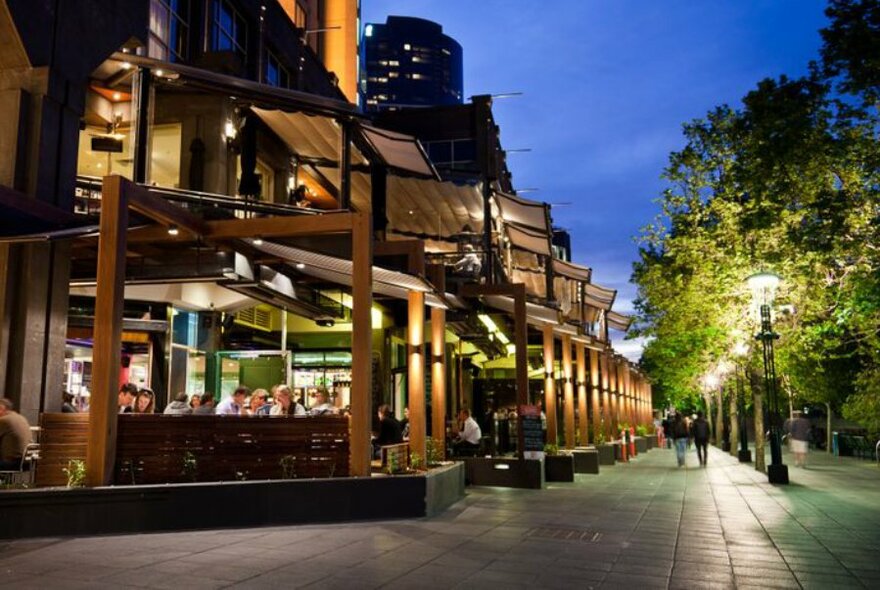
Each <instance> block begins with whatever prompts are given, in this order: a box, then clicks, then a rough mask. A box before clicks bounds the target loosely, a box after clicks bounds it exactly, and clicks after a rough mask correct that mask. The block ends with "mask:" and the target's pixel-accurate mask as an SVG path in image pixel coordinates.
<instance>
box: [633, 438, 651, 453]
mask: <svg viewBox="0 0 880 590" xmlns="http://www.w3.org/2000/svg"><path fill="white" fill-rule="evenodd" d="M634 440H635V443H636V453H647V452H648V439H646V438H645V437H643V436H637V437H635V439H634Z"/></svg>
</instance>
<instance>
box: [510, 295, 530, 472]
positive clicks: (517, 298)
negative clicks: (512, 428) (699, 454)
mask: <svg viewBox="0 0 880 590" xmlns="http://www.w3.org/2000/svg"><path fill="white" fill-rule="evenodd" d="M512 287H513V332H514V334H513V341H514V344H516V359H515V361H516V404H517V408H516V411H517V415H518V414H519V412H520V406H526V405H528V404H529V402H530V400H529V324H528V318H527V317H526V287H525V285H523V284H522V283H519V284H516V285H512ZM516 430H517V442H516V454H517V456H518V457H519V458H520V459H522V458H524V457H525V444H526V437H525V432H523V429H522V428H517V429H516Z"/></svg>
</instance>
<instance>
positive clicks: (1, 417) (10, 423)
mask: <svg viewBox="0 0 880 590" xmlns="http://www.w3.org/2000/svg"><path fill="white" fill-rule="evenodd" d="M14 408H15V404H13V403H12V400H11V399H8V398H5V397H0V469H2V470H18V469H20V468H21V457H22V455H24V450H25V448H26V447H27V446H28V445H29V444H30V442H31V426H30V424H28V421H27V418H25V417H24V416H22V415H21V414H19V413H18V412H16V411H15V410H14Z"/></svg>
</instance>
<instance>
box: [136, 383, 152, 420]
mask: <svg viewBox="0 0 880 590" xmlns="http://www.w3.org/2000/svg"><path fill="white" fill-rule="evenodd" d="M155 406H156V396H155V394H154V393H153V390H152V389H148V388H146V387H144V388H143V389H141V390H140V391H138V394H137V396H136V397H135V398H134V404H133V405H132V409H131V411H132V413H134V414H152V413H153V410H154V409H155Z"/></svg>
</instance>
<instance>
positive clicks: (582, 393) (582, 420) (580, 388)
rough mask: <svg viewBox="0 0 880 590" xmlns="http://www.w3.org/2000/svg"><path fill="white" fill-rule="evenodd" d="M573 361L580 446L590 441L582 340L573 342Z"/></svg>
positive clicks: (584, 352)
mask: <svg viewBox="0 0 880 590" xmlns="http://www.w3.org/2000/svg"><path fill="white" fill-rule="evenodd" d="M574 349H575V362H576V363H577V401H578V431H579V433H580V436H579V437H578V442H579V443H580V445H581V446H586V445H588V444H589V443H590V437H589V431H590V417H589V412H588V409H587V408H588V407H589V402H588V401H587V391H588V390H587V358H586V356H587V355H586V346H585V345H584V343H583V342H575V345H574Z"/></svg>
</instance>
